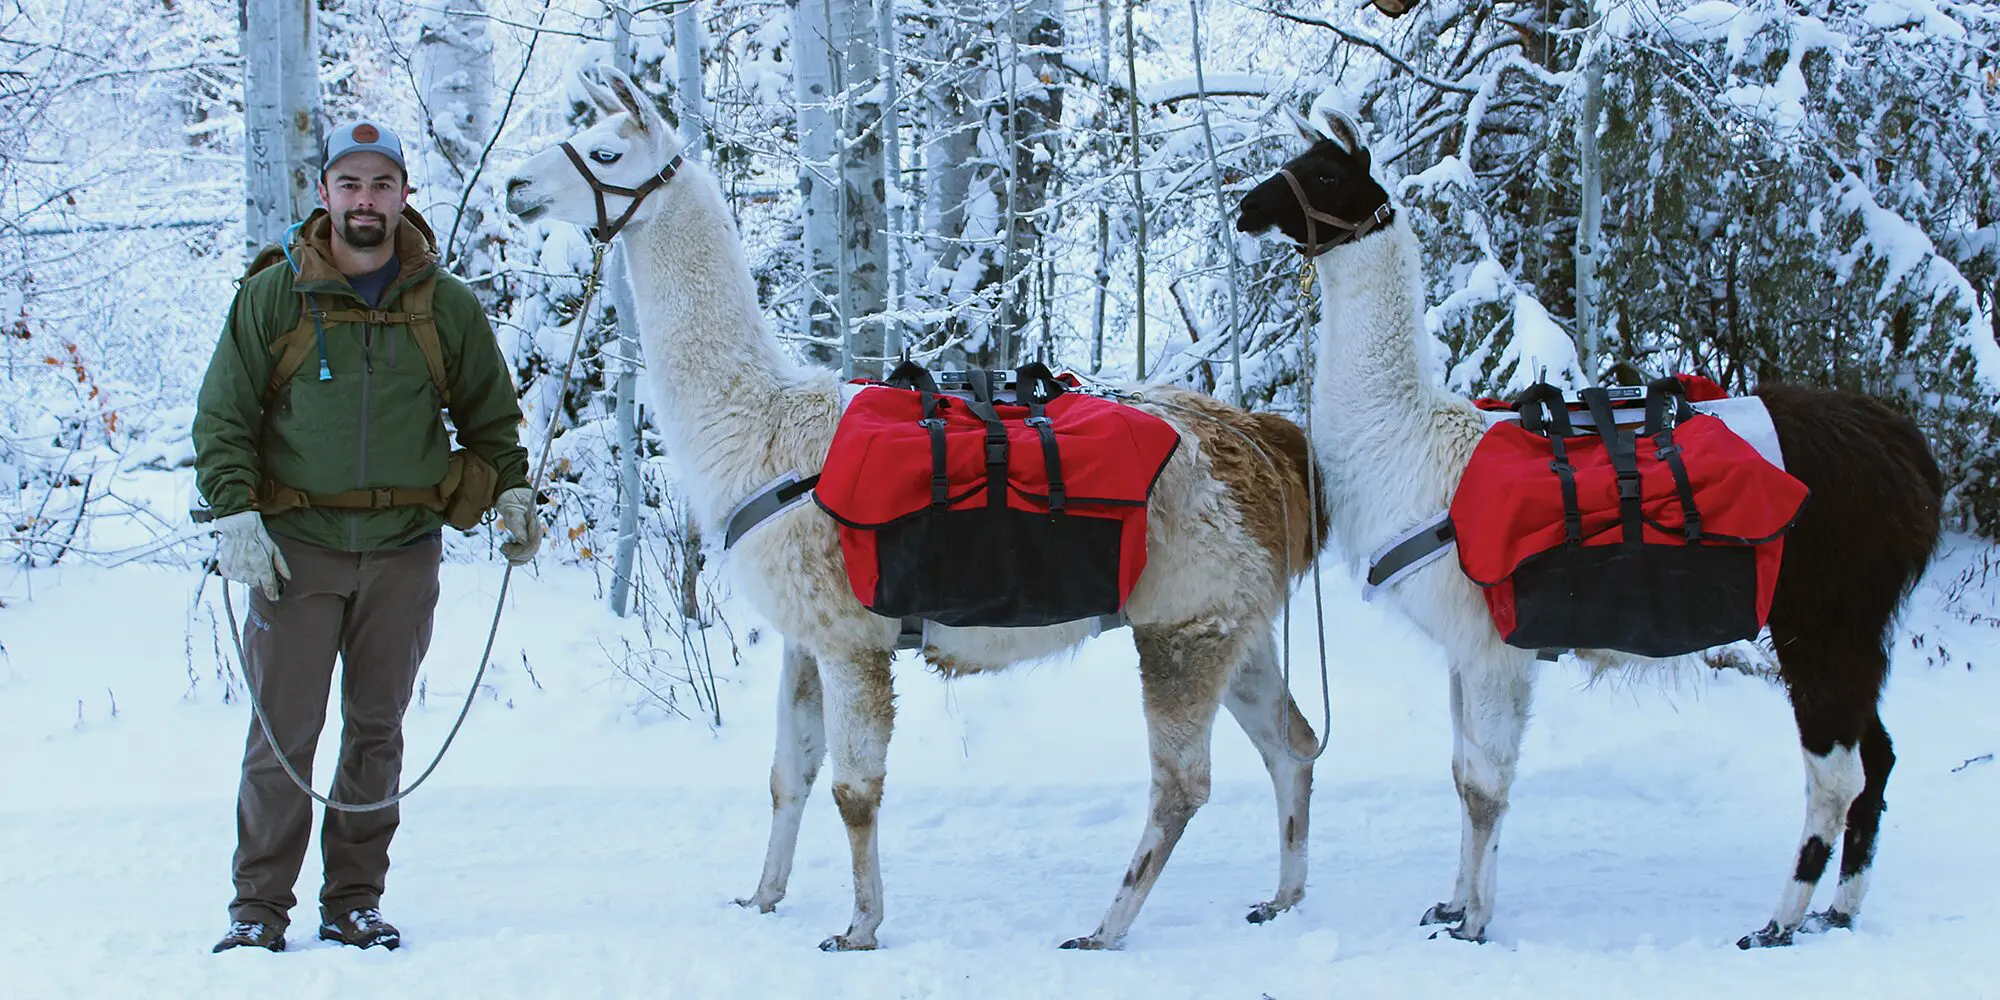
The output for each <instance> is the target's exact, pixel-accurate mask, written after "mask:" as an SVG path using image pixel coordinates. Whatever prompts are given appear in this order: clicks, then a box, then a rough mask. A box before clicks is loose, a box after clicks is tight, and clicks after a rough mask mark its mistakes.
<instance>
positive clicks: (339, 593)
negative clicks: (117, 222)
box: [194, 122, 541, 952]
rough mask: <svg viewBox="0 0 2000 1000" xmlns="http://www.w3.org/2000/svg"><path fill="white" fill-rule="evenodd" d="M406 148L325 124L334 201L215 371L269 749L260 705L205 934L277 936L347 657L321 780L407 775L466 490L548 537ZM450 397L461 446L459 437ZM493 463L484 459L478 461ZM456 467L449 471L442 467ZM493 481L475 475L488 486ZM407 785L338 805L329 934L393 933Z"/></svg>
mask: <svg viewBox="0 0 2000 1000" xmlns="http://www.w3.org/2000/svg"><path fill="white" fill-rule="evenodd" d="M407 178H408V173H407V171H406V170H405V168H404V165H403V148H402V144H401V143H400V142H399V141H398V140H397V138H396V136H395V134H394V133H393V132H391V131H390V130H389V129H387V128H385V127H383V126H382V125H380V124H378V123H374V122H358V123H355V124H352V125H348V126H345V127H342V128H340V129H337V130H335V131H334V132H333V133H332V135H331V136H329V137H328V139H327V146H326V158H325V160H324V165H323V166H322V168H321V172H320V182H319V198H320V202H321V203H322V204H323V205H324V206H325V208H324V209H321V210H315V211H314V212H313V213H312V215H311V216H310V217H309V218H307V219H306V220H305V222H303V223H301V224H300V225H299V226H297V227H295V229H294V233H295V235H293V236H291V237H290V238H289V239H288V244H287V246H286V247H285V254H284V259H283V260H282V261H279V262H278V263H275V264H272V265H271V266H268V267H264V268H263V269H261V270H258V271H256V272H255V273H254V274H252V275H251V276H249V277H247V278H246V279H245V280H244V281H243V283H242V287H241V288H240V290H239V291H238V292H237V295H236V300H235V302H234V303H233V304H232V305H231V307H230V311H229V319H228V321H227V324H226V325H225V326H224V328H223V333H222V339H221V343H219V344H218V345H217V346H216V350H215V356H214V358H213V359H211V360H210V362H209V366H208V374H207V376H206V377H205V378H204V379H203V381H202V387H201V396H200V401H199V404H198V408H197V411H196V416H195V421H194V442H195V471H196V477H197V483H198V485H199V487H200V489H201V493H202V496H203V497H205V498H206V499H207V500H208V502H209V505H210V508H211V509H212V510H213V511H214V514H215V516H216V517H215V527H216V533H217V535H218V536H219V541H218V545H217V554H216V562H217V568H218V569H219V571H220V572H221V573H222V575H223V576H224V577H226V578H228V579H230V580H234V581H237V582H239V583H244V584H248V585H249V586H250V587H251V589H252V596H251V601H250V612H249V618H248V620H247V621H246V622H245V624H244V630H243V631H244V635H243V648H244V658H245V662H244V668H245V670H246V672H247V673H248V675H249V676H248V678H247V680H248V681H249V684H250V689H251V692H252V693H253V695H254V696H255V697H256V698H257V699H258V700H259V704H261V705H262V706H263V709H264V713H265V716H266V718H268V719H269V721H270V724H271V732H272V735H273V737H274V738H275V739H276V741H277V742H278V744H279V745H278V746H276V747H273V746H272V745H271V744H270V741H268V740H267V739H266V738H265V735H264V732H263V730H262V728H261V727H260V726H259V725H258V724H257V721H256V719H255V718H254V716H253V718H252V719H251V722H250V737H249V743H248V746H247V747H246V749H245V751H244V755H243V776H242V780H241V783H240V785H239V787H238V791H237V801H236V859H235V879H236V898H235V899H234V901H232V902H231V903H230V905H229V916H230V920H231V923H230V927H229V932H228V934H227V935H225V936H224V937H223V939H222V940H221V942H219V943H218V944H216V946H215V950H216V951H218V952H220V951H226V950H228V949H231V948H237V947H243V946H254V947H260V948H268V949H270V950H271V951H283V950H284V947H285V929H286V926H287V924H288V923H289V921H290V911H291V908H292V906H293V904H294V903H295V902H296V901H297V900H296V898H295V897H294V896H293V894H292V886H293V883H294V882H296V881H297V879H298V874H299V868H300V865H301V864H302V863H303V862H304V859H305V851H306V842H307V839H308V835H309V834H310V830H311V824H312V803H311V801H310V800H309V798H308V797H307V795H306V793H305V792H304V791H302V790H300V789H299V787H298V786H297V785H296V784H295V783H294V782H293V781H292V780H291V779H290V778H289V777H288V776H286V774H285V773H284V770H283V768H282V766H281V765H280V763H279V761H278V757H277V755H278V754H280V753H282V754H284V755H285V756H286V758H287V759H288V760H289V761H290V762H291V764H292V766H293V767H294V768H296V769H297V770H298V772H299V774H300V775H301V776H304V777H305V778H306V779H307V780H308V781H310V779H311V775H312V756H313V748H314V746H315V745H316V744H317V742H318V739H319V733H320V728H321V726H322V724H323V723H324V722H325V719H326V702H327V693H328V689H329V686H330V684H331V682H332V677H333V663H334V658H335V655H336V654H338V655H339V658H340V661H341V665H342V666H341V719H342V729H341V740H340V762H339V770H338V774H337V776H336V778H335V779H334V782H333V792H332V794H331V796H330V797H331V798H332V799H334V800H335V801H337V802H343V803H354V804H362V803H373V802H378V801H380V800H382V799H386V798H388V797H390V796H391V795H393V794H394V793H395V792H396V789H397V787H398V785H399V782H400V780H401V774H402V755H403V735H402V720H403V712H404V710H405V709H406V708H407V707H408V706H409V702H410V695H411V691H412V688H413V686H414V684H415V682H416V675H417V667H418V664H419V663H421V662H422V660H423V657H424V651H425V649H426V648H427V647H428V646H429V645H430V637H431V619H432V611H433V610H434V609H435V607H436V605H437V597H438V561H439V555H440V552H441V548H442V538H441V525H442V524H444V523H445V521H446V518H447V515H446V513H445V512H446V511H448V510H453V509H455V508H453V507H452V506H451V504H452V503H453V502H456V503H458V504H460V505H461V507H463V506H464V505H466V504H468V503H469V504H470V505H471V511H470V520H464V519H463V517H464V514H463V511H462V510H461V512H460V515H459V516H454V517H453V518H452V520H453V522H454V523H461V524H471V523H476V520H477V518H478V517H479V515H480V514H481V513H483V511H484V509H485V507H486V506H487V505H488V504H489V503H493V496H492V491H494V490H496V489H497V491H498V494H499V496H498V502H497V503H493V506H494V507H495V508H496V509H497V512H498V514H499V520H500V524H501V526H502V527H503V528H505V529H506V531H507V532H508V533H509V534H510V535H511V536H512V537H511V539H510V540H508V541H507V542H506V543H504V544H502V545H501V547H500V548H501V551H502V553H503V554H504V555H506V557H507V559H508V560H509V561H510V562H512V563H514V564H516V565H519V564H522V563H525V562H527V561H528V560H529V559H531V558H533V556H534V553H535V550H536V548H537V547H538V546H539V545H540V543H541V522H540V521H539V520H537V518H536V517H535V516H534V511H533V506H534V492H533V490H531V489H530V487H529V484H528V479H527V473H528V459H527V453H526V451H524V450H523V449H522V447H521V445H520V440H519V437H518V430H517V429H518V427H519V425H520V423H521V410H520V406H519V404H518V403H517V402H516V401H515V397H514V387H513V384H512V382H511V381H510V379H509V378H508V374H507V365H506V362H505V360H504V359H503V358H502V357H501V354H500V348H499V345H498V344H497V343H496V342H495V340H494V337H493V331H492V328H491V327H490V326H489V325H488V324H487V320H486V316H485V314H484V312H483V311H482V310H481V309H480V306H479V303H478V301H477V300H476V299H474V298H473V295H472V293H471V292H470V291H469V290H468V289H467V288H466V286H465V285H464V283H462V282H460V281H459V280H458V279H457V278H455V277H453V276H452V275H450V274H448V273H445V271H444V270H443V269H441V268H440V267H438V264H437V252H436V249H435V246H434V242H433V238H432V236H431V232H430V227H429V225H428V224H426V223H425V222H424V221H423V219H422V217H420V216H419V215H418V214H417V213H416V212H415V211H414V210H412V209H410V208H408V207H407V206H406V204H405V202H406V200H407V198H408V197H409V195H410V192H411V189H410V187H409V184H408V181H407ZM441 411H448V412H449V413H450V415H451V423H452V426H453V427H454V428H456V430H457V436H458V442H459V444H460V445H461V446H462V447H463V449H464V450H465V452H466V454H462V455H453V454H452V453H451V452H450V448H449V445H448V444H447V442H446V432H445V425H444V421H443V419H442V417H441V415H440V413H441ZM474 469H483V470H484V471H485V473H486V475H485V477H484V478H483V479H482V477H481V476H479V475H475V474H473V472H472V471H471V470H474ZM448 473H449V474H448ZM481 482H483V483H484V484H486V485H485V487H484V489H485V490H486V492H485V495H483V496H475V495H473V494H474V493H476V492H477V491H479V490H480V489H481V487H480V485H479V484H480V483H481ZM397 821H398V814H397V810H396V807H394V806H389V807H386V808H383V809H379V810H374V811H367V812H345V811H336V810H331V809H329V810H327V811H326V817H325V821H324V822H323V823H322V825H321V827H320V842H321V848H322V853H323V856H324V863H325V876H324V881H323V884H322V887H321V889H320V914H321V921H320V928H319V936H320V938H322V939H324V940H329V941H338V942H340V943H343V944H348V945H355V946H358V947H362V948H368V947H374V946H378V945H379V946H381V947H384V948H395V947H397V946H398V945H399V944H401V936H400V935H399V934H398V933H397V931H396V928H395V927H394V926H392V925H391V924H389V923H388V922H386V921H384V920H383V919H382V914H381V910H380V901H381V896H382V888H383V882H384V877H385V876H386V874H387V873H388V869H389V840H390V838H391V837H392V836H393V835H394V834H395V832H396V825H397Z"/></svg>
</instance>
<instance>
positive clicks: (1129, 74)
mask: <svg viewBox="0 0 2000 1000" xmlns="http://www.w3.org/2000/svg"><path fill="white" fill-rule="evenodd" d="M1137 5H1138V0H1125V111H1126V117H1127V119H1128V121H1129V122H1130V124H1131V126H1132V215H1133V218H1134V219H1135V220H1136V222H1137V223H1138V229H1139V234H1138V235H1139V240H1138V244H1137V245H1136V246H1135V247H1134V248H1133V255H1134V258H1135V259H1136V260H1137V261H1138V264H1137V267H1136V268H1135V273H1134V282H1133V284H1134V285H1135V286H1137V287H1136V288H1135V289H1134V291H1133V295H1132V311H1133V313H1134V319H1135V321H1136V323H1137V330H1136V336H1137V339H1138V344H1137V345H1136V349H1135V350H1134V352H1133V354H1134V357H1135V359H1136V363H1135V365H1134V370H1133V376H1134V377H1135V378H1138V379H1140V380H1141V381H1144V380H1145V378H1146V179H1145V177H1144V176H1142V172H1141V170H1140V164H1141V163H1143V162H1144V161H1145V158H1146V151H1145V148H1144V147H1143V146H1141V145H1140V144H1139V55H1138V45H1137V43H1136V42H1135V41H1134V38H1135V33H1134V31H1133V30H1132V9H1133V8H1134V7H1135V6H1137Z"/></svg>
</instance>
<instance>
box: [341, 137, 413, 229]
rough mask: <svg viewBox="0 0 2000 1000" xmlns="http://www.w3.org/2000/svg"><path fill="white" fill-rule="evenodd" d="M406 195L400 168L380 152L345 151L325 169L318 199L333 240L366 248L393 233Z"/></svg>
mask: <svg viewBox="0 0 2000 1000" xmlns="http://www.w3.org/2000/svg"><path fill="white" fill-rule="evenodd" d="M409 195H410V187H409V185H408V184H407V183H406V182H405V180H404V176H403V168H401V167H399V166H397V165H396V161H394V160H391V159H389V158H388V157H386V156H383V155H382V154H381V153H373V152H365V151H364V152H359V153H349V154H347V155H346V156H343V157H341V158H340V159H338V160H335V161H333V165H332V166H329V167H328V168H327V169H326V172H325V173H324V174H323V175H321V177H320V181H319V200H320V201H321V202H322V203H324V204H325V205H326V210H327V212H328V213H329V214H331V215H332V216H333V222H334V226H333V233H334V237H335V238H336V239H339V240H340V241H341V242H343V243H346V244H347V245H348V246H351V247H354V248H356V249H359V250H370V249H373V248H375V247H378V246H381V245H382V243H383V242H384V241H386V240H388V239H389V238H391V237H393V236H394V235H395V234H396V223H397V222H398V221H400V219H401V215H402V211H403V202H404V200H406V199H407V198H408V197H409Z"/></svg>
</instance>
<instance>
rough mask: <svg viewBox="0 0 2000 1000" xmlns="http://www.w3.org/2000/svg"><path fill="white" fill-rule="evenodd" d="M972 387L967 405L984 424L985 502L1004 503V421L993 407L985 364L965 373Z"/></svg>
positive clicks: (993, 505) (991, 376) (1005, 453)
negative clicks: (970, 397) (983, 366)
mask: <svg viewBox="0 0 2000 1000" xmlns="http://www.w3.org/2000/svg"><path fill="white" fill-rule="evenodd" d="M965 379H966V382H967V383H968V385H969V386H970V388H971V389H972V401H971V402H970V403H967V404H966V406H967V408H969V409H970V410H972V415H973V416H975V417H978V418H979V419H980V420H981V421H982V422H984V423H985V424H986V506H988V507H993V508H1000V507H1005V506H1007V425H1006V424H1005V423H1003V422H1001V420H1000V414H999V413H998V412H997V411H995V410H994V409H993V375H992V373H991V372H988V371H987V370H985V369H984V368H978V369H974V370H972V371H969V372H966V373H965Z"/></svg>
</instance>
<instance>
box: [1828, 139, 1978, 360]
mask: <svg viewBox="0 0 2000 1000" xmlns="http://www.w3.org/2000/svg"><path fill="white" fill-rule="evenodd" d="M1834 190H1835V191H1836V192H1837V197H1838V205H1839V207H1840V209H1841V210H1842V211H1844V212H1849V213H1853V214H1856V215H1858V216H1860V218H1861V223H1862V235H1861V237H1860V238H1859V239H1857V240H1856V241H1855V245H1854V247H1853V249H1852V252H1851V254H1850V258H1849V259H1858V258H1860V257H1862V256H1863V255H1867V256H1872V257H1877V258H1880V259H1881V260H1882V262H1883V263H1884V265H1886V267H1887V271H1886V273H1885V274H1884V276H1883V279H1882V285H1881V290H1880V291H1878V292H1877V293H1876V298H1877V300H1878V301H1880V300H1883V299H1887V298H1888V297H1889V296H1890V295H1891V294H1893V293H1894V292H1895V290H1896V286H1897V285H1898V284H1899V283H1900V282H1901V281H1902V280H1903V279H1904V277H1905V276H1906V275H1908V274H1910V273H1911V272H1913V271H1916V270H1918V269H1919V268H1922V269H1923V274H1922V276H1921V278H1920V279H1919V280H1921V281H1923V282H1924V283H1925V284H1927V285H1929V287H1930V291H1931V299H1932V301H1933V302H1934V303H1941V302H1943V301H1944V300H1946V299H1951V300H1954V304H1955V305H1957V306H1958V308H1959V309H1960V310H1962V311H1963V312H1964V313H1965V325H1964V326H1963V327H1961V328H1960V331H1959V335H1958V338H1957V339H1958V341H1959V343H1961V344H1963V345H1964V346H1965V348H1966V349H1967V350H1968V351H1970V352H1971V353H1972V360H1973V366H1974V371H1975V372H1976V373H1977V374H1978V376H1979V378H1980V380H1981V381H1983V382H1984V383H1985V384H1986V386H1987V387H1988V388H1992V389H2000V341H1996V340H1995V338H1994V332H1993V324H1992V317H1991V315H1990V314H1989V313H1988V312H1987V311H1986V310H1984V309H1982V308H1981V307H1980V301H1979V294H1978V293H1977V292H1976V291H1975V290H1974V289H1973V287H1972V284H1971V282H1969V281H1967V280H1966V279H1965V275H1964V274H1963V273H1962V272H1960V271H1959V270H1958V269H1957V268H1955V267H1952V266H1951V264H1950V263H1949V262H1948V261H1946V260H1945V259H1944V258H1942V257H1940V256H1939V255H1938V252H1937V247H1936V245H1935V244H1933V243H1932V242H1931V239H1930V237H1929V236H1926V235H1924V232H1923V230H1921V229H1919V228H1917V227H1916V226H1915V225H1913V224H1911V223H1910V221H1909V220H1907V219H1905V218H1903V217H1902V216H1901V215H1899V214H1897V213H1896V212H1893V211H1891V210H1889V209H1886V208H1883V207H1882V206H1881V205H1880V204H1878V203H1877V202H1876V200H1875V196H1874V194H1873V193H1872V192H1870V191H1869V190H1868V186H1867V185H1866V184H1863V183H1862V182H1861V181H1860V179H1859V178H1857V177H1855V176H1853V175H1852V174H1850V175H1848V176H1846V177H1843V178H1841V180H1840V181H1839V182H1838V183H1836V184H1835V185H1834Z"/></svg>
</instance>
